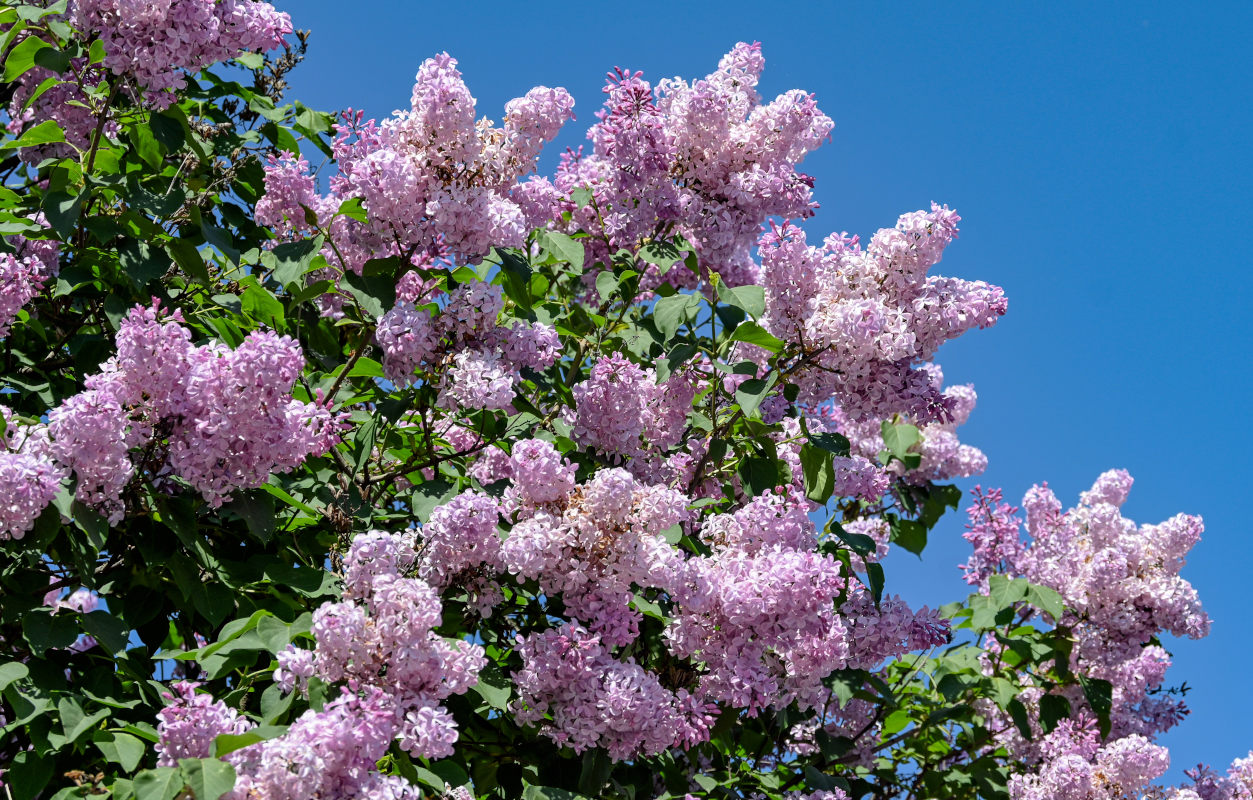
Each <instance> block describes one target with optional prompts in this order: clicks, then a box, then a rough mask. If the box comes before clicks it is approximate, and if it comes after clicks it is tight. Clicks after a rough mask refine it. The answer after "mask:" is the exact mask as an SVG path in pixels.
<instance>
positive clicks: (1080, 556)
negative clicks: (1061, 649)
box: [963, 470, 1209, 797]
mask: <svg viewBox="0 0 1253 800" xmlns="http://www.w3.org/2000/svg"><path fill="white" fill-rule="evenodd" d="M1131 484H1132V479H1131V476H1130V475H1128V474H1127V473H1126V472H1125V471H1123V470H1110V471H1108V472H1106V473H1104V474H1102V475H1101V476H1100V477H1099V478H1098V479H1097V480H1096V483H1095V484H1093V486H1092V488H1091V489H1090V490H1088V491H1086V492H1083V493H1082V495H1081V496H1080V503H1079V505H1078V506H1076V507H1074V508H1072V509H1070V510H1069V511H1065V512H1063V511H1062V505H1061V503H1060V501H1059V500H1058V499H1057V497H1056V496H1055V495H1054V494H1053V493H1052V492H1051V491H1050V490H1049V489H1048V487H1047V485H1042V486H1036V487H1034V488H1032V489H1031V490H1030V491H1029V492H1028V493H1027V496H1026V497H1025V498H1024V499H1023V504H1022V507H1023V511H1024V512H1025V515H1026V529H1027V533H1028V534H1029V535H1030V538H1029V540H1028V541H1026V542H1022V541H1020V539H1019V524H1020V521H1019V518H1018V517H1017V516H1016V512H1017V509H1015V508H1012V507H1010V506H1008V505H1007V504H1005V503H1004V502H1003V501H1002V500H1001V493H1000V492H999V491H998V490H992V491H990V492H988V493H987V494H983V493H982V492H979V491H977V492H976V500H975V503H974V504H973V505H972V506H971V507H970V509H969V514H970V518H971V522H970V524H969V526H968V528H969V530H968V532H967V534H966V538H967V539H968V540H970V541H971V543H972V544H973V545H974V553H973V554H972V556H971V558H970V560H969V561H968V562H967V563H966V564H965V565H963V569H964V570H966V573H967V581H968V582H971V583H979V584H984V585H986V581H987V578H988V576H989V575H991V574H995V573H1008V574H1010V575H1021V576H1023V577H1026V578H1027V579H1028V580H1030V581H1031V582H1032V583H1035V584H1039V585H1042V586H1048V587H1050V588H1053V589H1055V590H1056V591H1057V592H1059V593H1060V594H1061V596H1062V598H1063V599H1064V600H1065V603H1066V611H1065V613H1064V614H1063V617H1062V619H1060V620H1058V622H1059V623H1060V624H1063V625H1066V626H1067V627H1069V628H1071V629H1073V630H1074V631H1075V640H1076V644H1075V648H1074V652H1073V654H1072V656H1071V664H1070V667H1071V669H1072V670H1073V671H1075V672H1076V673H1078V674H1081V675H1085V676H1087V677H1090V678H1099V679H1102V680H1106V681H1109V683H1110V685H1111V687H1112V691H1113V695H1112V701H1113V708H1112V712H1111V714H1110V739H1109V741H1111V742H1114V743H1117V742H1118V741H1127V740H1133V739H1135V740H1138V739H1139V738H1141V737H1143V738H1144V739H1146V740H1147V739H1152V738H1153V737H1155V736H1156V735H1157V734H1159V733H1161V732H1163V731H1165V730H1168V729H1169V728H1171V727H1173V726H1174V725H1175V724H1177V723H1178V722H1179V721H1180V719H1182V717H1183V716H1184V715H1185V714H1186V713H1187V709H1186V707H1185V706H1184V704H1183V702H1182V701H1181V700H1180V699H1179V698H1178V697H1177V696H1176V695H1174V694H1172V693H1170V692H1165V691H1162V686H1163V684H1164V682H1165V677H1166V670H1167V669H1168V668H1169V667H1170V664H1171V661H1170V655H1169V654H1168V653H1167V652H1166V650H1164V649H1163V648H1162V647H1161V646H1159V645H1158V644H1156V643H1155V640H1156V638H1157V637H1160V636H1161V635H1162V634H1163V633H1170V634H1172V635H1175V636H1188V637H1190V638H1200V637H1202V636H1204V635H1205V634H1206V633H1207V632H1208V631H1209V617H1208V616H1207V615H1206V614H1205V612H1204V611H1203V610H1202V609H1201V605H1200V601H1199V600H1198V598H1197V595H1196V591H1195V590H1194V589H1193V588H1192V586H1191V584H1189V583H1188V582H1187V581H1186V580H1185V579H1183V578H1182V577H1180V575H1179V572H1180V570H1181V568H1182V567H1183V566H1184V558H1185V556H1186V554H1187V552H1188V551H1189V550H1190V549H1191V548H1192V546H1193V545H1194V544H1196V542H1197V541H1198V540H1199V539H1200V535H1201V532H1202V530H1203V525H1202V522H1201V520H1200V518H1199V517H1194V516H1189V515H1185V514H1180V515H1177V516H1175V517H1173V518H1171V519H1169V520H1167V521H1165V522H1163V523H1161V524H1158V525H1137V524H1136V523H1134V522H1132V521H1130V520H1128V519H1125V518H1124V517H1123V516H1122V513H1121V508H1122V505H1123V504H1124V502H1125V501H1126V499H1127V495H1128V492H1129V491H1130V489H1131ZM1041 694H1042V690H1040V689H1026V690H1025V691H1024V693H1023V694H1022V695H1021V698H1022V700H1023V702H1024V703H1025V704H1026V705H1027V706H1028V707H1029V708H1033V709H1034V708H1035V707H1036V704H1037V703H1038V701H1039V698H1040V695H1041ZM1064 694H1065V695H1066V696H1067V699H1068V701H1069V702H1070V705H1071V707H1072V708H1073V709H1076V710H1077V717H1076V718H1077V719H1079V720H1080V721H1081V724H1084V725H1088V726H1095V718H1094V716H1093V714H1092V712H1091V711H1090V710H1089V709H1088V707H1087V704H1086V700H1085V698H1084V696H1083V694H1082V692H1081V691H1080V690H1079V689H1077V688H1071V689H1068V690H1066V691H1065V692H1064ZM986 710H987V712H988V713H989V714H990V715H991V716H994V717H997V716H998V715H999V712H997V711H995V710H994V709H986ZM1004 722H1005V732H1004V733H1003V734H1002V735H1001V736H999V737H998V738H999V739H1000V740H1001V741H1002V743H1004V744H1005V745H1006V746H1008V747H1009V749H1010V752H1011V753H1013V754H1014V755H1015V756H1016V757H1017V758H1019V759H1021V760H1023V761H1024V762H1026V763H1035V762H1039V761H1041V760H1043V761H1045V762H1047V761H1048V759H1049V758H1050V752H1049V750H1048V748H1047V747H1046V746H1044V745H1042V744H1041V743H1040V742H1038V741H1030V742H1029V741H1027V740H1025V739H1023V738H1022V737H1020V736H1019V735H1018V733H1017V732H1016V730H1015V729H1014V726H1013V725H1012V724H1010V722H1009V721H1008V719H1005V720H1004ZM1031 722H1032V727H1033V728H1037V727H1038V726H1037V723H1036V720H1035V719H1034V717H1032V719H1031ZM1076 768H1078V767H1076ZM1058 769H1061V767H1058ZM1067 769H1069V767H1067ZM1042 774H1043V773H1042ZM1040 780H1045V778H1043V777H1042V778H1040ZM1024 791H1025V790H1024ZM1026 796H1027V795H1024V797H1026ZM1030 796H1031V797H1034V796H1036V795H1030Z"/></svg>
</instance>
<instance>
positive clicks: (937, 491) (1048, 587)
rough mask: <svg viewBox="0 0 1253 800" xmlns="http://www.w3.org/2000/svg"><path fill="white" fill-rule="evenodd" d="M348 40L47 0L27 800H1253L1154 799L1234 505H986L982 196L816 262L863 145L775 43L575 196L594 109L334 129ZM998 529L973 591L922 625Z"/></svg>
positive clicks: (29, 380)
mask: <svg viewBox="0 0 1253 800" xmlns="http://www.w3.org/2000/svg"><path fill="white" fill-rule="evenodd" d="M306 38H307V37H306V35H305V34H303V33H293V29H292V25H291V20H290V19H289V18H288V16H287V15H286V14H283V13H280V12H277V11H276V10H275V9H273V8H272V7H271V6H269V5H268V4H266V3H261V2H254V0H74V2H68V3H67V0H59V2H36V3H16V2H13V0H6V2H5V3H4V5H3V6H0V56H2V63H3V69H4V75H3V80H4V83H3V86H4V97H3V101H4V103H5V105H6V106H7V108H8V114H7V118H8V129H7V130H8V133H7V134H6V135H5V136H4V137H2V138H0V151H2V152H3V158H4V160H3V162H0V170H2V171H3V175H4V177H5V182H4V187H3V188H0V236H2V237H3V238H2V239H0V348H3V354H2V357H3V367H2V372H0V411H2V412H3V413H2V416H0V435H2V444H3V447H0V724H3V726H4V727H3V730H2V731H0V769H2V770H3V773H2V775H0V780H2V781H3V785H4V788H5V791H6V793H7V795H6V796H7V797H10V798H12V800H31V798H37V797H42V798H54V797H55V798H67V797H86V796H113V797H115V798H118V800H127V798H137V799H138V800H172V798H175V797H180V796H181V797H185V798H195V800H218V799H219V798H226V799H227V800H245V798H248V799H250V800H278V799H279V798H290V800H307V799H308V798H326V799H328V800H329V799H330V798H379V797H387V798H417V797H424V796H451V797H457V798H479V797H499V798H514V797H519V796H522V797H526V798H532V799H534V800H538V799H539V798H546V797H547V798H554V800H556V799H558V798H580V797H587V798H592V797H596V798H615V799H620V800H644V799H645V798H666V797H711V798H726V797H743V798H750V797H751V798H770V799H771V800H777V799H778V798H805V800H839V799H840V798H857V797H867V796H870V797H876V798H889V797H909V798H930V797H936V798H973V797H982V798H990V799H993V798H994V799H996V800H1000V799H1001V798H1013V800H1044V799H1045V798H1074V800H1079V799H1080V798H1110V799H1111V800H1112V799H1113V798H1125V797H1136V796H1141V795H1155V796H1163V797H1171V798H1175V800H1215V799H1221V800H1229V799H1230V798H1249V797H1250V796H1251V794H1250V793H1251V791H1253V757H1251V759H1250V760H1247V761H1244V760H1242V761H1237V762H1236V763H1235V764H1234V765H1233V766H1232V768H1231V770H1230V772H1229V773H1228V774H1226V775H1219V774H1218V773H1215V772H1213V771H1210V770H1199V771H1197V772H1196V773H1195V775H1194V780H1193V785H1190V786H1188V787H1186V788H1174V789H1164V788H1158V787H1156V786H1154V782H1155V781H1157V780H1158V779H1159V778H1160V777H1161V776H1162V775H1163V773H1164V772H1165V770H1166V768H1167V765H1168V755H1167V753H1166V751H1165V749H1164V748H1162V747H1160V746H1158V745H1156V744H1155V743H1154V738H1155V737H1156V736H1157V735H1158V734H1160V733H1161V732H1163V731H1165V730H1167V729H1169V728H1171V727H1172V726H1174V725H1175V724H1176V723H1178V722H1179V721H1180V720H1181V719H1182V717H1183V716H1184V715H1185V714H1186V707H1185V706H1184V704H1183V698H1182V691H1181V690H1179V689H1173V688H1170V685H1169V684H1168V683H1167V682H1166V676H1165V672H1166V669H1167V667H1168V666H1169V664H1170V658H1169V655H1168V653H1167V652H1166V650H1165V649H1164V648H1163V647H1162V641H1161V639H1162V637H1163V636H1165V635H1168V634H1169V635H1172V636H1179V637H1192V638H1197V637H1201V636H1204V635H1205V634H1206V632H1207V630H1208V626H1209V620H1208V618H1207V617H1206V615H1205V613H1204V612H1203V611H1202V610H1201V607H1200V604H1199V601H1198V599H1197V596H1196V593H1195V592H1194V591H1193V589H1192V587H1191V586H1190V585H1189V584H1188V583H1187V581H1186V580H1184V579H1183V578H1181V577H1180V575H1179V572H1180V569H1181V568H1182V566H1183V564H1184V558H1185V556H1186V554H1187V552H1188V550H1189V549H1190V548H1191V547H1192V546H1193V545H1194V544H1195V543H1196V542H1197V541H1198V539H1199V537H1200V533H1201V530H1202V525H1201V521H1200V519H1199V518H1196V517H1191V516H1186V515H1179V516H1177V517H1174V518H1172V519H1170V520H1167V521H1165V522H1163V523H1161V524H1158V525H1137V524H1135V523H1134V522H1131V521H1129V520H1127V519H1125V518H1124V517H1123V516H1122V514H1121V512H1120V507H1121V506H1122V504H1123V502H1124V501H1125V499H1126V497H1127V494H1128V491H1129V490H1130V487H1131V479H1130V477H1129V476H1128V475H1127V473H1125V472H1122V471H1118V470H1115V471H1111V472H1108V473H1105V474H1104V475H1101V476H1099V477H1098V478H1097V479H1096V481H1095V483H1094V484H1093V487H1092V489H1091V490H1090V491H1088V492H1085V493H1084V494H1083V495H1082V496H1081V497H1080V498H1079V499H1078V502H1077V504H1076V505H1074V507H1072V508H1070V509H1069V510H1063V508H1064V505H1063V503H1062V501H1061V500H1059V499H1058V498H1057V497H1055V496H1054V495H1053V494H1052V493H1051V492H1050V491H1049V489H1048V488H1047V486H1046V485H1041V486H1037V487H1035V488H1033V489H1032V490H1031V491H1030V492H1029V493H1028V494H1027V496H1026V498H1025V499H1024V500H1023V503H1022V511H1023V514H1024V515H1025V516H1023V517H1020V516H1019V509H1017V508H1014V507H1012V506H1010V505H1009V504H1007V503H1006V502H1005V501H1004V499H1003V497H1002V494H1001V493H1000V492H999V491H997V490H989V491H986V492H985V491H982V490H978V489H977V490H976V491H975V494H974V497H973V498H968V499H967V500H965V501H963V500H962V498H961V492H960V491H959V490H958V489H957V488H956V487H955V486H954V485H952V484H951V483H948V481H951V480H953V479H955V478H967V477H971V476H973V475H976V474H978V473H979V472H981V471H982V470H983V468H984V466H985V464H986V459H985V458H984V457H983V454H982V453H981V452H980V451H979V450H977V449H976V448H974V447H971V446H969V445H965V444H962V443H961V442H960V441H959V439H958V437H957V429H958V427H959V426H960V425H961V423H963V422H964V421H965V420H966V419H967V417H968V416H969V415H970V413H971V412H972V410H973V408H974V405H975V394H974V391H973V389H972V388H971V387H969V386H949V387H945V386H944V385H943V376H942V374H941V372H940V369H939V368H938V366H936V365H935V364H934V363H933V361H932V360H933V358H934V356H935V354H936V352H937V350H938V348H939V347H940V345H942V344H943V343H944V342H945V341H948V340H950V339H953V338H955V337H957V336H959V335H962V334H964V333H966V332H968V331H971V330H973V329H976V328H987V327H989V326H992V325H993V324H995V322H996V321H997V319H998V318H999V317H1000V316H1001V315H1003V314H1004V313H1006V310H1007V302H1006V299H1005V297H1004V295H1003V293H1002V292H1001V290H1000V289H999V288H998V287H995V286H991V285H989V284H987V283H984V282H981V281H965V280H959V279H954V278H945V277H939V276H937V275H933V274H930V273H931V271H932V268H933V267H934V266H935V265H936V264H937V263H938V262H939V261H940V259H941V256H942V255H943V254H944V252H945V250H946V248H947V247H948V245H949V244H950V243H951V242H952V240H953V239H955V238H956V236H957V225H958V222H959V220H960V218H959V217H958V215H957V214H956V213H955V212H954V211H952V210H950V209H949V208H947V207H945V206H936V205H932V206H931V208H930V209H927V210H922V211H916V212H912V213H908V214H905V215H903V216H901V217H900V219H899V220H897V221H896V224H895V226H894V227H890V228H884V229H882V230H880V231H878V232H876V233H874V234H873V235H872V236H871V237H870V238H869V239H868V240H867V241H865V242H863V241H862V240H861V239H860V238H859V237H857V236H849V235H847V234H844V233H837V234H832V235H830V236H827V237H826V238H825V239H823V240H822V241H821V243H820V244H814V243H811V242H810V240H811V239H812V240H813V241H814V242H816V241H817V237H815V236H814V235H813V234H812V232H807V231H806V230H805V229H804V228H802V227H800V225H799V223H800V222H801V221H802V220H805V219H807V218H809V217H811V216H812V215H813V210H814V208H815V204H814V203H813V200H812V187H813V180H812V179H811V178H810V177H809V176H807V175H805V174H804V173H802V172H800V171H799V170H798V168H797V167H798V164H799V163H800V162H801V161H802V159H803V158H804V156H805V154H806V153H808V152H810V151H812V150H813V149H814V148H816V147H818V146H820V145H821V144H822V143H823V142H824V141H825V140H826V139H827V138H828V136H829V134H830V133H831V130H832V127H833V123H832V120H831V119H830V118H828V117H827V116H826V115H825V114H823V113H822V112H821V111H820V110H819V108H818V105H817V103H816V101H815V99H814V98H813V97H812V96H810V95H808V94H806V93H805V92H802V91H799V90H798V91H791V92H787V93H784V94H783V95H780V96H779V97H777V98H775V99H773V100H768V101H767V100H765V99H764V98H762V97H760V96H759V95H758V92H757V89H756V86H757V82H758V78H759V76H760V74H761V72H762V70H763V68H764V60H763V57H762V53H761V49H760V47H759V46H757V45H746V44H739V45H736V46H735V47H734V48H733V49H732V50H731V51H730V52H729V53H727V55H726V56H725V57H724V58H723V59H722V61H721V62H720V63H719V64H718V65H717V68H716V69H715V70H714V71H712V72H711V73H710V74H709V75H708V76H706V77H705V78H702V79H700V80H696V81H693V82H691V83H688V82H685V81H682V80H678V79H673V80H665V81H661V82H659V83H657V84H656V85H652V84H650V83H649V82H647V81H646V80H645V79H644V77H643V76H642V75H641V74H639V73H633V72H629V71H623V70H616V71H615V72H613V73H611V74H610V76H609V80H608V84H607V86H606V89H605V92H606V101H605V105H604V108H603V110H601V111H600V112H598V113H597V115H596V121H595V124H593V125H592V126H591V128H590V130H589V131H588V137H587V138H588V140H589V141H590V147H589V149H588V150H587V151H586V152H585V151H582V150H580V151H578V152H568V153H566V154H565V155H564V156H563V158H562V161H561V164H560V166H559V167H558V168H557V170H556V172H555V174H553V175H551V176H547V177H544V176H538V175H535V174H534V173H535V166H536V163H537V157H538V155H539V153H540V151H541V148H542V147H543V146H544V144H545V143H546V142H550V141H551V140H552V139H553V138H554V137H555V136H556V135H557V132H558V131H559V130H560V129H561V127H562V126H563V125H564V124H566V123H567V122H569V121H570V120H571V119H572V118H573V106H574V101H573V98H571V96H570V95H569V94H568V93H567V92H566V91H565V90H564V89H560V88H557V89H552V88H547V87H537V88H534V89H531V90H530V91H529V92H527V93H526V94H525V95H524V96H523V97H520V98H518V99H516V100H513V101H511V102H510V103H508V104H507V105H506V107H505V109H504V113H503V116H502V117H501V122H500V124H499V125H496V124H494V123H492V122H490V121H488V120H485V119H480V118H479V117H478V112H477V110H476V108H475V101H474V98H473V97H472V95H471V94H470V92H469V90H468V88H467V87H466V85H465V83H464V82H463V81H462V79H461V75H460V73H459V72H458V70H457V63H456V61H455V60H454V59H452V58H451V57H449V56H448V55H447V54H443V55H439V56H435V57H433V58H430V59H428V60H427V61H425V62H423V63H422V65H421V67H420V69H419V71H418V74H417V80H416V84H415V86H414V90H413V96H412V99H411V104H410V107H409V108H408V109H406V110H404V111H402V112H398V113H397V114H395V115H394V116H393V117H391V118H389V119H387V120H384V121H382V122H375V121H373V120H369V121H367V120H364V119H363V118H362V115H360V114H358V113H354V112H352V111H348V112H345V113H343V114H342V115H331V114H326V113H322V112H318V111H314V110H311V109H309V108H307V107H305V106H304V105H302V104H300V103H298V102H286V101H285V98H284V96H283V95H284V91H285V89H286V83H285V80H284V78H285V76H286V74H287V73H288V72H289V70H291V69H292V68H293V67H295V66H296V65H297V64H298V63H299V61H300V60H301V59H302V58H303V56H304V52H305V43H306ZM319 161H321V162H323V163H324V164H325V166H323V167H321V168H319V169H318V170H311V168H310V164H311V163H316V162H319ZM963 505H968V509H967V513H968V514H969V523H968V525H967V533H966V538H967V539H968V540H969V541H970V543H971V545H972V551H971V555H970V558H969V560H968V562H967V563H966V564H965V565H963V567H962V568H963V570H964V571H965V575H966V578H967V581H968V582H969V583H970V584H971V586H972V590H973V593H972V594H971V595H970V596H969V597H968V598H967V599H965V600H964V601H961V602H955V603H952V604H950V605H948V606H945V607H943V608H940V609H928V608H921V609H915V608H910V607H909V606H908V605H907V604H906V603H905V602H904V601H903V600H901V599H900V598H899V597H898V596H896V595H893V594H891V593H889V592H888V591H887V586H889V585H890V583H889V582H888V581H887V580H886V578H887V577H888V576H885V574H884V570H883V568H882V566H881V565H880V563H879V562H880V560H881V559H882V558H883V557H884V555H885V554H886V553H887V552H888V551H889V549H890V548H903V549H905V550H907V551H910V552H913V553H918V554H922V553H923V551H924V549H925V547H926V544H927V538H928V534H929V532H930V531H932V530H933V529H934V528H935V526H936V524H937V522H938V521H939V520H940V518H941V517H942V516H943V515H944V514H945V513H946V512H948V511H949V510H952V509H957V508H959V507H962V506H963ZM1024 530H1025V536H1024V533H1023V532H1024Z"/></svg>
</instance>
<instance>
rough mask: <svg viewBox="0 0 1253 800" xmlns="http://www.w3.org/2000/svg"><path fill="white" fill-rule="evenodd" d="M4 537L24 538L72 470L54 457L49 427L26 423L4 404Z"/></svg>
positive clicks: (0, 517)
mask: <svg viewBox="0 0 1253 800" xmlns="http://www.w3.org/2000/svg"><path fill="white" fill-rule="evenodd" d="M0 416H2V417H3V420H4V434H3V436H0V444H3V445H4V448H3V449H2V450H0V540H3V539H21V538H22V537H23V536H24V535H25V534H26V532H27V531H29V530H30V529H31V528H32V527H33V526H34V524H35V520H36V519H37V518H38V517H39V515H40V514H41V513H42V512H43V510H44V509H45V508H47V507H48V504H49V503H51V502H52V500H53V499H54V498H55V497H56V496H57V492H59V491H60V489H61V482H62V481H63V480H65V479H66V478H68V477H69V472H68V471H67V470H66V469H65V468H64V467H62V466H60V465H59V464H57V463H56V462H55V461H53V459H52V455H51V452H50V450H51V448H50V447H49V441H48V426H46V425H44V424H42V423H24V422H21V421H20V420H18V419H17V417H16V416H15V415H14V414H13V413H12V412H11V411H9V409H7V408H5V407H3V406H0Z"/></svg>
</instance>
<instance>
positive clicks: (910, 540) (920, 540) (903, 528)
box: [889, 518, 927, 556]
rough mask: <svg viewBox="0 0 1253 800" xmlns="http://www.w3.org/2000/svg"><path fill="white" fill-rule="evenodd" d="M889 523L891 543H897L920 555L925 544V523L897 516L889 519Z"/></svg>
mask: <svg viewBox="0 0 1253 800" xmlns="http://www.w3.org/2000/svg"><path fill="white" fill-rule="evenodd" d="M889 524H890V525H891V528H892V535H891V541H892V543H893V544H899V545H900V546H901V547H903V548H905V549H906V550H908V551H909V552H911V553H913V554H914V555H916V556H921V555H922V551H923V549H924V548H926V546H927V526H926V525H923V524H922V523H921V522H918V521H916V520H912V519H899V518H892V519H890V520H889Z"/></svg>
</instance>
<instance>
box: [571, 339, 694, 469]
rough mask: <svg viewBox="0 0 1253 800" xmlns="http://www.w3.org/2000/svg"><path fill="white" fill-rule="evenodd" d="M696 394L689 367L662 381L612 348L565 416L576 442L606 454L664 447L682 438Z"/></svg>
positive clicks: (576, 392)
mask: <svg viewBox="0 0 1253 800" xmlns="http://www.w3.org/2000/svg"><path fill="white" fill-rule="evenodd" d="M696 394H697V386H696V383H695V382H694V380H693V378H692V376H691V375H689V374H687V373H684V372H676V373H674V374H673V375H671V376H670V377H669V378H667V379H666V380H665V381H664V382H662V383H660V384H659V383H657V374H656V372H655V371H654V370H653V369H651V368H644V367H640V366H638V365H636V364H635V363H634V362H632V361H630V360H629V359H627V358H626V357H625V356H623V355H622V354H621V353H611V354H610V355H608V356H605V357H603V358H601V359H599V360H598V361H597V362H596V363H595V364H594V365H593V367H592V370H591V375H590V376H589V377H588V379H587V380H586V381H583V382H582V383H580V384H578V385H576V386H575V387H574V401H575V407H574V409H573V411H571V410H570V409H566V411H565V415H566V422H567V423H569V424H570V425H571V426H572V427H573V429H574V431H573V433H572V434H571V435H572V437H573V438H574V440H575V441H576V442H578V443H579V444H581V445H584V446H587V447H591V448H594V449H596V450H599V451H600V452H602V453H605V454H608V455H616V456H640V455H644V454H645V451H646V450H651V451H654V452H656V451H664V450H667V449H669V448H672V447H674V446H675V445H677V444H678V443H679V440H680V439H681V438H682V436H683V431H684V426H685V425H686V423H687V415H688V413H689V412H690V411H691V410H692V400H693V399H694V398H695V397H696Z"/></svg>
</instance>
